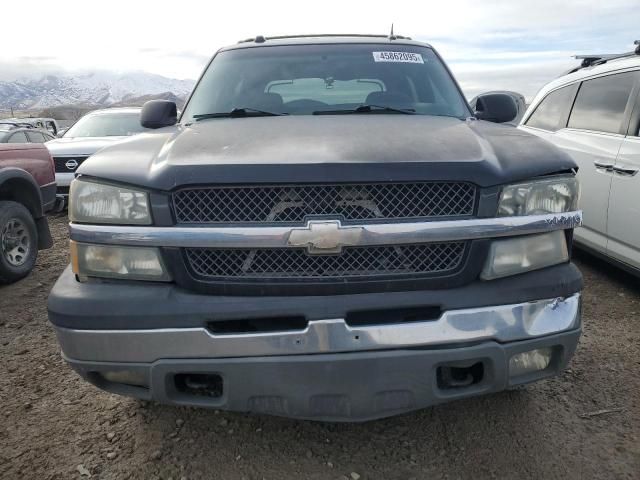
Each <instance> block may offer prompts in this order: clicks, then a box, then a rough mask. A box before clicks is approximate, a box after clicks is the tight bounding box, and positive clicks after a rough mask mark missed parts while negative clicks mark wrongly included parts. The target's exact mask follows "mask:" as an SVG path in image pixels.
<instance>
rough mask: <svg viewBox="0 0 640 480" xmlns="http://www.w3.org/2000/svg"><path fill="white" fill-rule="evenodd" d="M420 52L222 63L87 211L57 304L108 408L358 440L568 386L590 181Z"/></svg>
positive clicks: (496, 98)
mask: <svg viewBox="0 0 640 480" xmlns="http://www.w3.org/2000/svg"><path fill="white" fill-rule="evenodd" d="M477 110H478V111H476V112H473V111H471V110H470V108H469V106H468V104H467V102H466V101H465V99H464V97H463V95H462V93H461V91H460V88H459V87H458V85H457V84H456V82H455V80H454V79H453V77H452V75H451V73H450V72H449V70H448V69H447V67H446V66H445V64H444V62H443V61H442V60H441V59H440V57H439V56H438V54H437V53H436V51H435V50H434V49H433V48H432V47H430V46H429V45H427V44H424V43H420V42H416V41H411V40H409V39H406V38H403V37H376V36H368V37H362V36H341V37H335V36H314V37H278V38H264V37H256V38H255V39H251V40H247V41H244V42H240V43H239V44H237V45H233V46H230V47H227V48H223V49H221V50H220V51H218V52H217V53H216V54H215V56H214V57H213V59H212V60H211V62H210V64H209V66H208V68H207V69H206V71H205V72H204V74H203V75H202V77H201V78H200V80H199V82H198V84H197V86H196V87H195V90H194V92H193V93H192V95H191V97H190V99H189V100H188V102H187V104H186V106H185V108H184V111H183V113H182V115H181V116H180V118H179V119H178V118H177V114H176V106H175V104H173V103H170V102H166V101H153V102H149V103H148V104H146V105H145V107H144V108H143V111H142V113H141V123H142V125H143V126H144V127H147V128H153V129H155V130H154V131H151V132H149V133H144V134H141V135H138V136H136V137H134V138H131V139H129V140H125V141H123V142H122V143H119V144H117V145H113V146H110V147H107V148H105V149H103V150H101V151H100V152H99V153H97V154H95V155H93V156H92V157H91V158H90V159H89V160H88V161H86V162H85V163H84V164H83V165H82V166H81V167H80V169H79V170H78V173H79V176H78V178H77V179H76V180H75V181H74V182H73V183H72V186H71V192H70V207H69V215H70V220H71V223H70V232H71V258H72V265H71V266H70V267H69V268H68V269H67V270H66V271H65V272H64V273H63V274H62V276H61V277H60V279H59V280H58V282H57V283H56V285H55V287H54V288H53V291H52V292H51V296H50V298H49V318H50V320H51V322H52V324H53V325H54V327H55V330H56V333H57V335H58V339H59V341H60V344H61V347H62V352H63V355H64V358H65V359H66V360H67V361H68V362H69V363H70V364H71V366H72V367H73V368H74V369H75V370H76V371H78V372H79V373H80V374H81V375H82V376H83V377H84V378H86V379H87V380H88V381H90V382H92V383H93V384H95V385H97V386H98V387H100V388H103V389H105V390H108V391H110V392H116V393H120V394H124V395H131V396H135V397H139V398H143V399H153V400H157V401H160V402H166V403H172V404H179V405H199V406H204V407H213V408H219V409H229V410H237V411H251V412H261V413H269V414H275V415H284V416H290V417H298V418H309V419H319V420H332V421H361V420H368V419H373V418H379V417H384V416H389V415H394V414H397V413H401V412H406V411H410V410H413V409H418V408H423V407H426V406H429V405H433V404H436V403H440V402H445V401H449V400H454V399H460V398H464V397H469V396H473V395H479V394H486V393H490V392H497V391H500V390H504V389H507V388H512V387H515V386H518V385H521V384H525V383H528V382H532V381H535V380H539V379H542V378H546V377H549V376H552V375H555V374H558V373H559V372H560V371H561V370H562V369H563V368H564V367H565V366H566V365H567V363H568V361H569V360H570V358H571V356H572V355H573V352H574V350H575V348H576V345H577V343H578V338H579V336H580V332H581V321H580V291H581V289H582V277H581V275H580V272H579V271H578V269H577V268H576V267H575V266H574V265H573V264H572V263H571V262H570V256H571V241H572V233H573V229H574V227H577V226H579V225H580V223H581V219H582V215H581V212H580V211H577V209H576V204H577V198H578V185H577V183H576V179H575V171H576V170H575V169H576V166H575V165H574V163H573V162H572V161H571V160H570V159H569V158H568V157H567V156H566V155H565V154H564V153H562V152H560V151H559V150H557V149H556V148H555V147H553V146H552V145H550V144H549V143H546V142H545V141H543V140H541V139H539V138H537V137H535V136H532V135H529V134H527V133H525V132H522V131H519V130H517V129H514V128H512V127H509V126H504V125H500V124H498V123H500V122H506V121H509V120H511V119H512V118H513V116H514V115H515V113H516V109H515V105H514V103H513V100H512V99H511V98H510V97H509V96H505V95H500V94H495V95H488V96H486V97H484V98H482V99H481V101H479V103H478V107H477Z"/></svg>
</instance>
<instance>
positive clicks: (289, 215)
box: [172, 182, 476, 224]
mask: <svg viewBox="0 0 640 480" xmlns="http://www.w3.org/2000/svg"><path fill="white" fill-rule="evenodd" d="M172 197H173V207H174V212H175V216H176V220H177V221H178V223H183V224H184V223H259V222H269V223H301V222H303V221H304V220H305V218H307V217H309V216H333V217H341V218H343V219H344V220H345V221H358V220H369V219H381V220H385V219H386V220H397V219H410V218H437V217H452V216H470V215H473V214H474V211H475V204H476V187H475V186H474V185H472V184H470V183H465V182H419V183H373V184H334V185H292V186H288V185H272V186H234V187H203V188H190V189H185V190H180V191H178V192H176V193H174V194H173V196H172Z"/></svg>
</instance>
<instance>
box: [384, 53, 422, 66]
mask: <svg viewBox="0 0 640 480" xmlns="http://www.w3.org/2000/svg"><path fill="white" fill-rule="evenodd" d="M372 53H373V61H374V62H400V63H424V60H423V59H422V55H420V54H419V53H410V52H372Z"/></svg>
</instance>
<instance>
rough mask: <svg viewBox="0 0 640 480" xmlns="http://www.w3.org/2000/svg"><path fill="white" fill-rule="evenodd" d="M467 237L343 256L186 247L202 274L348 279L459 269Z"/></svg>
mask: <svg viewBox="0 0 640 480" xmlns="http://www.w3.org/2000/svg"><path fill="white" fill-rule="evenodd" d="M464 251H465V242H449V243H428V244H423V245H402V246H395V247H391V246H379V247H378V246H376V247H347V248H344V249H343V251H342V253H341V254H338V255H309V254H308V253H307V252H306V250H305V249H298V248H295V249H292V248H286V249H278V248H271V249H258V250H247V249H206V248H189V249H186V256H187V260H188V262H189V264H190V266H191V268H192V269H193V271H194V272H195V273H196V274H197V275H198V276H200V277H207V278H210V279H215V278H220V279H222V278H238V279H241V278H248V279H256V278H336V279H339V278H344V277H359V276H372V275H397V274H401V275H407V274H420V273H422V274H445V273H449V272H452V271H454V270H456V269H457V268H458V267H459V266H460V263H461V262H462V259H463V257H464Z"/></svg>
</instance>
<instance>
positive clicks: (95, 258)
mask: <svg viewBox="0 0 640 480" xmlns="http://www.w3.org/2000/svg"><path fill="white" fill-rule="evenodd" d="M71 266H72V268H73V272H74V273H75V274H76V275H79V276H81V277H104V278H122V279H125V280H155V281H159V282H167V281H169V280H171V277H170V275H169V273H168V272H167V269H166V268H165V266H164V263H163V262H162V257H161V255H160V251H159V250H158V249H157V248H147V247H121V246H115V245H92V244H86V243H77V242H74V241H71Z"/></svg>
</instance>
